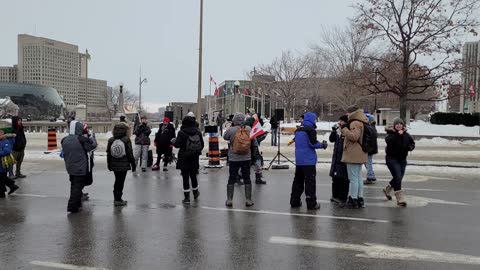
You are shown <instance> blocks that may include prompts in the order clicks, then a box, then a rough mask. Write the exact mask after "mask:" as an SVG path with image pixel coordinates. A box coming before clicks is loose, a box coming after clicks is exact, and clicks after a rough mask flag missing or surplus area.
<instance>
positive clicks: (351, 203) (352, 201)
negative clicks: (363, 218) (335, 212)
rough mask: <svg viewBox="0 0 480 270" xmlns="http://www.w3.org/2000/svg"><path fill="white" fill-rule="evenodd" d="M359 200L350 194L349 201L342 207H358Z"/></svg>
mask: <svg viewBox="0 0 480 270" xmlns="http://www.w3.org/2000/svg"><path fill="white" fill-rule="evenodd" d="M357 201H358V200H357V199H353V198H352V197H350V196H348V200H347V202H346V203H345V205H343V206H342V207H345V208H350V209H357V208H358V202H357Z"/></svg>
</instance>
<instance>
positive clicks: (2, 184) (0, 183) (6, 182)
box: [0, 172, 15, 193]
mask: <svg viewBox="0 0 480 270" xmlns="http://www.w3.org/2000/svg"><path fill="white" fill-rule="evenodd" d="M13 185H15V181H13V180H12V179H10V178H9V177H8V176H7V172H2V173H0V192H1V193H5V192H7V188H6V187H8V188H12V186H13Z"/></svg>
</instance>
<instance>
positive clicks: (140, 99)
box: [138, 68, 148, 114]
mask: <svg viewBox="0 0 480 270" xmlns="http://www.w3.org/2000/svg"><path fill="white" fill-rule="evenodd" d="M147 82H148V81H147V78H143V79H142V68H140V78H139V80H138V95H139V97H138V113H139V114H142V84H143V83H147Z"/></svg>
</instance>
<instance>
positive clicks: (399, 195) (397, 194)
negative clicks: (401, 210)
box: [395, 190, 407, 206]
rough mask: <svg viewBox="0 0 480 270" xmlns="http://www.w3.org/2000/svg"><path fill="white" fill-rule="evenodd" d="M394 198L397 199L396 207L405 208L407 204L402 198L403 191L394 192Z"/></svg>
mask: <svg viewBox="0 0 480 270" xmlns="http://www.w3.org/2000/svg"><path fill="white" fill-rule="evenodd" d="M395 198H396V199H397V205H398V206H407V202H406V201H405V198H404V197H403V190H398V191H395Z"/></svg>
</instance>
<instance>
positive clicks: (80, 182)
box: [67, 175, 87, 211]
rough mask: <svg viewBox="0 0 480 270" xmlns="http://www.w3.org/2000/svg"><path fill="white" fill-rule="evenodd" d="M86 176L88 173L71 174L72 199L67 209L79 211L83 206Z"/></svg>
mask: <svg viewBox="0 0 480 270" xmlns="http://www.w3.org/2000/svg"><path fill="white" fill-rule="evenodd" d="M86 177H87V176H86V175H80V176H79V175H70V199H69V200H68V206H67V211H78V209H79V208H80V207H82V195H83V187H84V186H85V180H86Z"/></svg>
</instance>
